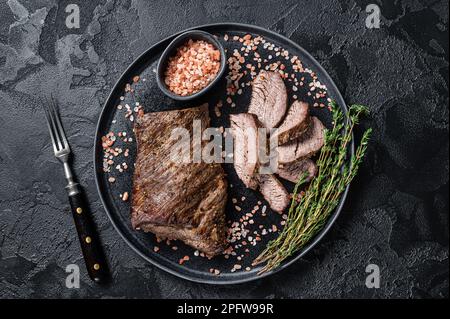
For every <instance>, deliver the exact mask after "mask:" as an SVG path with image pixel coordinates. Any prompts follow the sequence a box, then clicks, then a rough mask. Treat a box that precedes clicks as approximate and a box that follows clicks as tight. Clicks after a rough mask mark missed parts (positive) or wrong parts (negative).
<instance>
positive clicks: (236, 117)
mask: <svg viewBox="0 0 450 319" xmlns="http://www.w3.org/2000/svg"><path fill="white" fill-rule="evenodd" d="M256 121H257V120H256V119H255V115H253V114H250V113H240V114H231V115H230V126H231V134H232V135H233V138H234V154H233V163H234V169H235V170H236V174H237V175H238V177H239V179H240V180H241V181H242V182H243V183H244V185H245V187H248V188H251V189H256V188H257V187H258V180H257V179H256V178H255V174H256V172H255V171H256V169H257V162H258V128H257V126H256Z"/></svg>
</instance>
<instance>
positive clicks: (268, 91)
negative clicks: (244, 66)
mask: <svg viewBox="0 0 450 319" xmlns="http://www.w3.org/2000/svg"><path fill="white" fill-rule="evenodd" d="M286 104H287V93H286V86H285V85H284V81H283V79H282V78H281V76H280V74H279V73H278V72H270V71H265V70H261V71H260V72H259V74H258V75H257V76H256V78H255V79H254V80H253V85H252V96H251V100H250V106H249V107H248V113H252V114H255V115H256V116H257V117H258V120H259V121H260V122H261V123H262V125H263V126H264V127H266V128H268V129H271V128H275V127H277V125H278V124H279V123H280V121H281V119H282V118H283V117H284V115H285V113H286V108H287V106H286Z"/></svg>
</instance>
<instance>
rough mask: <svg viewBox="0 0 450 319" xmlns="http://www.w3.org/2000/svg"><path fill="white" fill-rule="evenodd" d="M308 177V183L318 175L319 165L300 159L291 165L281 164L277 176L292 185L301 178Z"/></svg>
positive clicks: (306, 159) (307, 159)
mask: <svg viewBox="0 0 450 319" xmlns="http://www.w3.org/2000/svg"><path fill="white" fill-rule="evenodd" d="M304 173H307V175H306V182H309V181H311V180H312V179H313V177H314V176H316V174H317V165H316V163H314V161H313V160H311V159H309V158H300V159H298V160H295V161H293V162H290V163H285V164H279V165H278V171H277V174H278V176H280V177H281V178H283V179H285V180H288V181H290V182H292V183H297V182H298V180H299V178H300V176H302V175H303V174H304Z"/></svg>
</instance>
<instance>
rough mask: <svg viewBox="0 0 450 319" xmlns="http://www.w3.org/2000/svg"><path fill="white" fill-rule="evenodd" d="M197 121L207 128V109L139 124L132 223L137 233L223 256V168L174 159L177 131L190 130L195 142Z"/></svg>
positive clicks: (154, 117) (147, 116)
mask: <svg viewBox="0 0 450 319" xmlns="http://www.w3.org/2000/svg"><path fill="white" fill-rule="evenodd" d="M194 119H197V120H201V124H202V127H208V126H209V115H208V106H207V105H203V106H201V107H196V108H190V109H185V110H176V111H167V112H156V113H148V114H145V115H143V116H141V117H139V118H138V119H137V122H136V126H135V133H136V140H137V144H138V152H137V156H136V164H135V170H134V176H133V193H132V204H131V223H132V226H133V227H134V228H135V229H142V230H144V231H149V232H153V233H154V234H156V235H157V236H160V237H163V238H172V239H179V240H182V241H184V242H185V243H186V244H188V245H190V246H192V247H194V248H196V249H198V250H201V251H203V252H205V253H206V254H207V255H211V256H212V255H216V254H219V253H221V252H222V251H223V249H224V246H225V241H226V227H225V213H224V210H225V203H226V200H227V183H226V179H225V174H224V171H223V169H222V167H221V165H220V164H206V163H204V162H201V163H191V162H187V161H186V162H183V161H181V159H180V160H179V161H175V160H174V159H176V158H175V157H174V156H173V152H174V145H175V144H176V143H179V139H176V138H173V137H172V131H173V129H175V128H184V129H187V130H188V131H189V132H191V136H192V130H193V120H194ZM206 143H208V141H203V142H202V144H203V145H204V144H206ZM177 145H178V144H177ZM184 154H186V153H184Z"/></svg>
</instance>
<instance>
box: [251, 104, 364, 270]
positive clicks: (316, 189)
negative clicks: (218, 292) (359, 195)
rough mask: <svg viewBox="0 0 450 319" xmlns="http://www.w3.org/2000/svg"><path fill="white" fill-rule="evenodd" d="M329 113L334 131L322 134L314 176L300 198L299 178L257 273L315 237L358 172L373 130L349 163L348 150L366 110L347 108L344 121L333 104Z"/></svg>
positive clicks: (258, 259)
mask: <svg viewBox="0 0 450 319" xmlns="http://www.w3.org/2000/svg"><path fill="white" fill-rule="evenodd" d="M331 111H332V118H333V127H332V128H331V129H329V130H326V131H325V142H324V146H323V147H322V149H321V151H320V154H319V157H318V159H317V167H318V173H317V176H316V177H315V178H314V179H313V180H312V182H311V183H310V184H309V185H308V187H307V188H306V189H305V191H304V192H303V193H302V195H301V196H299V193H298V191H299V189H300V187H301V186H303V184H305V178H306V176H305V175H302V176H301V177H300V178H299V181H298V182H297V184H296V185H295V188H294V194H293V198H292V202H291V206H290V208H289V213H288V218H287V220H286V225H285V227H284V228H283V230H282V231H281V233H280V234H279V236H278V237H277V238H276V239H274V240H272V241H270V242H269V243H268V244H267V247H266V249H265V250H264V251H263V252H262V253H261V254H260V255H259V256H258V257H257V258H256V259H255V260H254V262H253V265H258V264H261V263H266V264H265V265H264V267H263V268H262V270H261V271H260V273H264V272H267V271H270V270H273V269H275V268H276V267H278V266H279V265H280V264H281V263H282V262H283V261H284V260H285V259H287V258H288V257H290V256H292V254H294V253H295V252H296V251H298V250H299V249H301V248H302V247H304V246H305V245H306V244H307V243H308V242H309V241H310V240H311V239H312V238H313V237H314V236H315V235H317V233H318V232H319V231H320V230H321V229H322V227H323V226H324V225H325V224H326V222H327V220H328V217H329V216H330V214H331V213H332V212H333V210H334V209H335V208H336V206H337V205H338V203H339V199H340V195H341V194H342V193H343V192H344V191H345V189H346V187H347V185H348V184H349V183H350V182H351V181H352V179H353V178H354V177H355V176H356V173H357V172H358V169H359V167H360V165H361V162H362V160H363V158H364V155H365V153H366V151H367V145H368V142H369V139H370V136H371V133H372V129H368V130H366V131H365V132H364V134H363V137H362V139H361V142H360V144H359V146H358V148H357V150H356V152H355V154H354V155H353V156H352V158H351V159H350V160H349V161H347V154H348V146H349V143H350V142H351V140H352V137H353V129H354V127H355V125H357V124H359V119H360V118H361V116H362V115H365V114H368V108H367V107H365V106H363V105H358V104H356V105H352V106H350V108H349V112H348V120H347V121H345V120H344V114H343V112H342V111H341V110H340V108H339V107H338V106H337V105H336V103H335V102H332V103H331Z"/></svg>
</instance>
